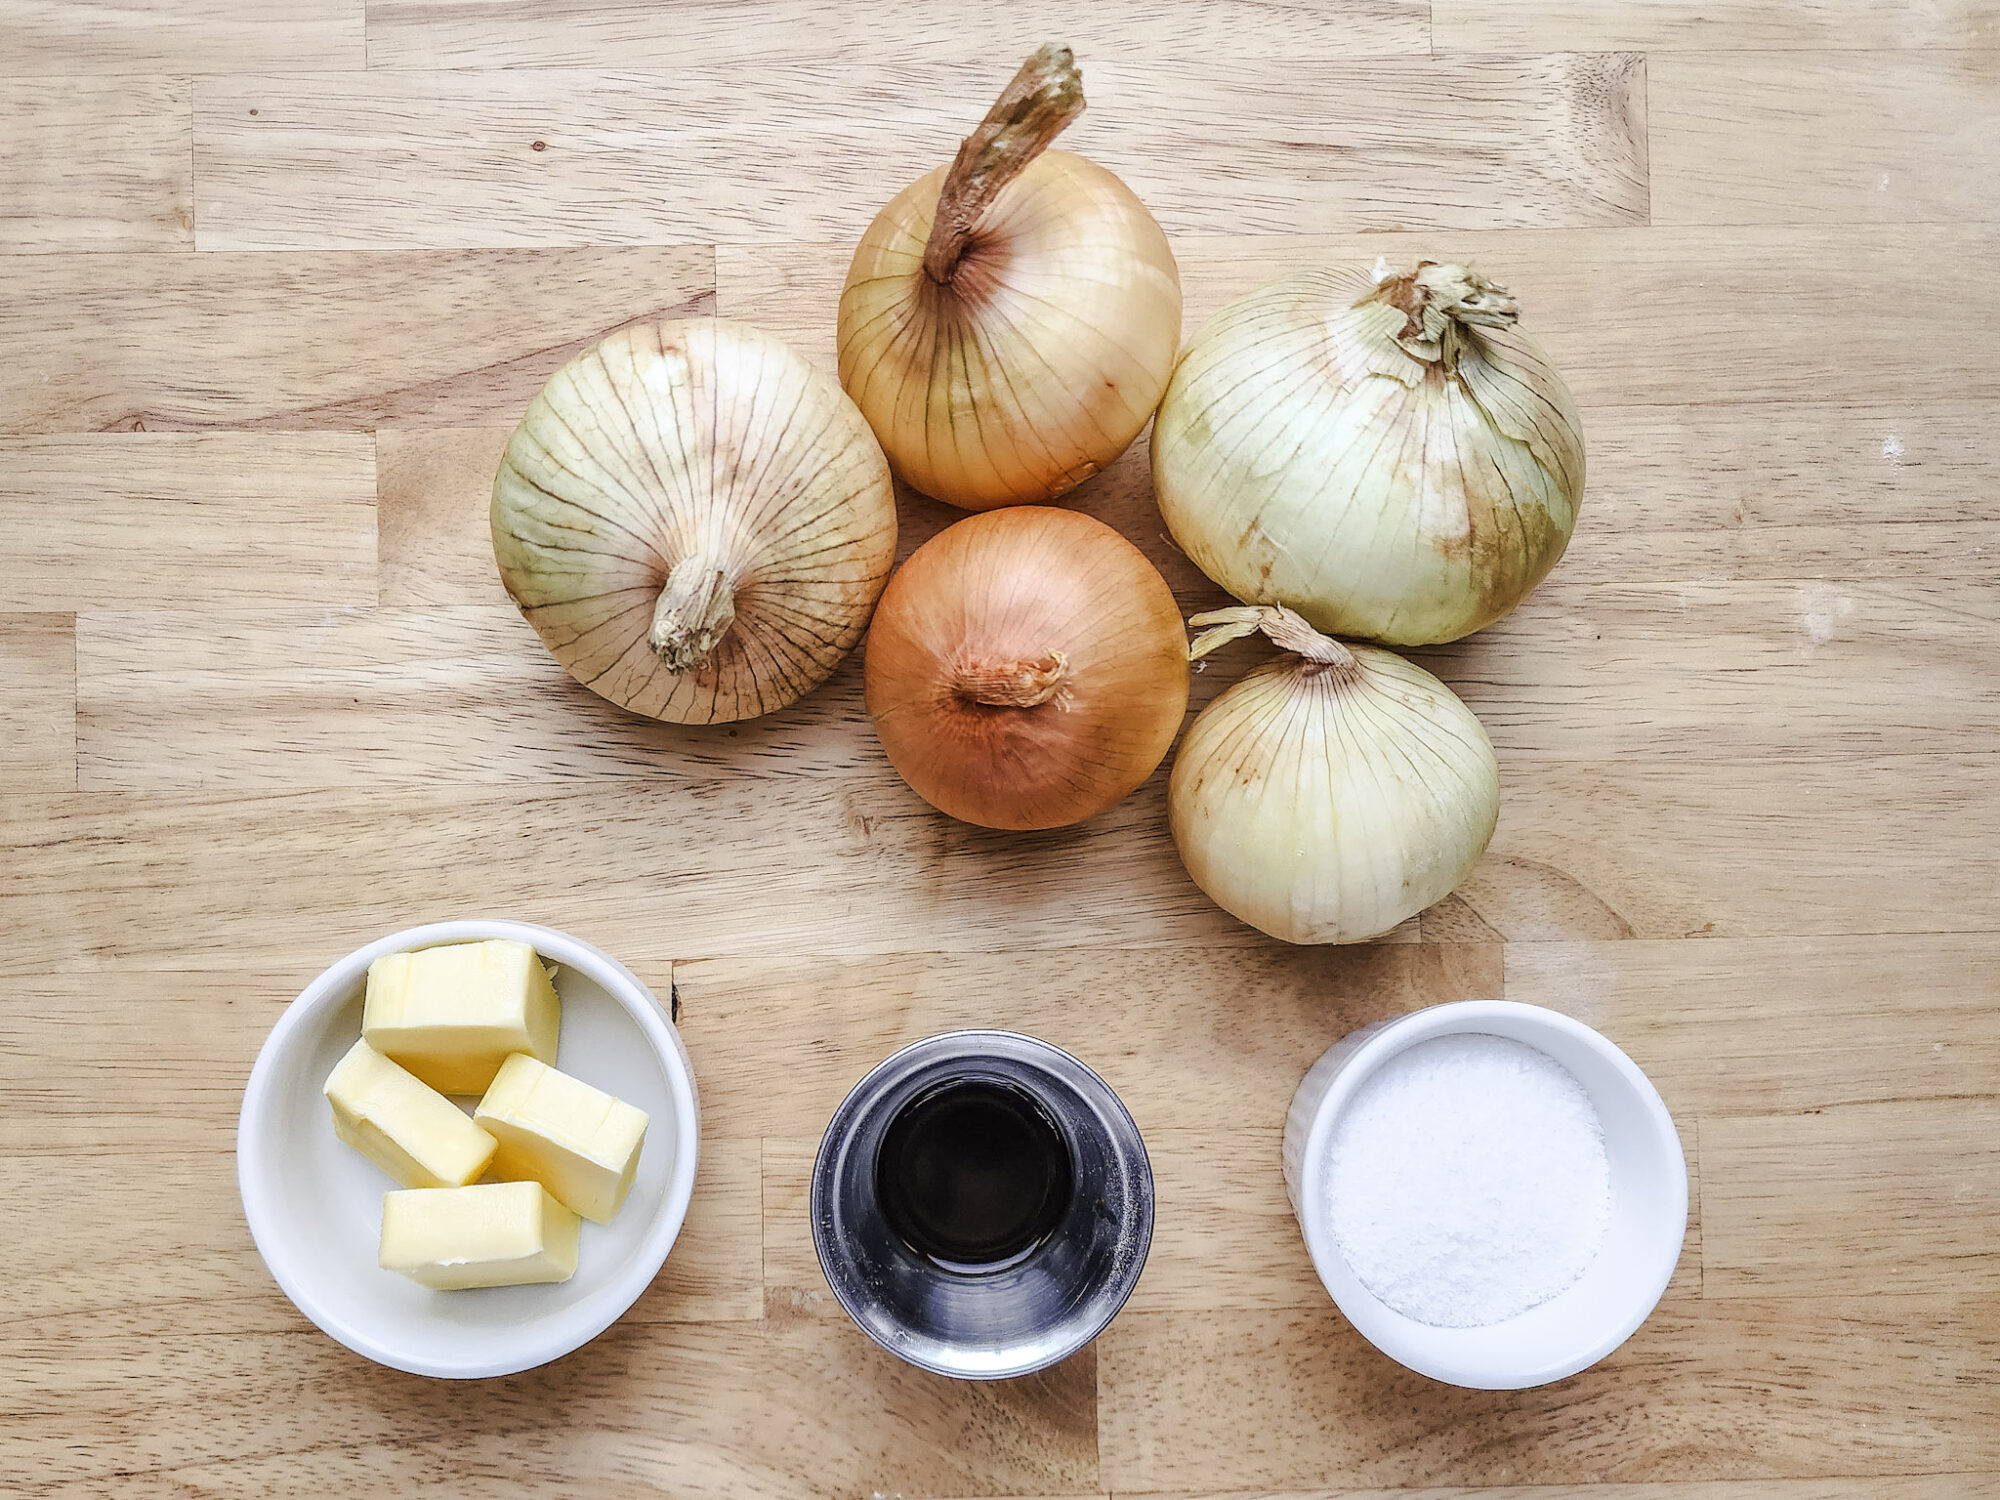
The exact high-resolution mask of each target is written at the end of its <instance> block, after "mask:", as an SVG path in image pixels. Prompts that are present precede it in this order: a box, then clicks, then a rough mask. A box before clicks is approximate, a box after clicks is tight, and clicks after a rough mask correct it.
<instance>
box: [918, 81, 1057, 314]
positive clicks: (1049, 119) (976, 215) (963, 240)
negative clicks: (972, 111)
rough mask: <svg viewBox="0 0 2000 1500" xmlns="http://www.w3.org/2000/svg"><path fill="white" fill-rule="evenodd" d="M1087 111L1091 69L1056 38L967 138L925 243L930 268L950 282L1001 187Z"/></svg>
mask: <svg viewBox="0 0 2000 1500" xmlns="http://www.w3.org/2000/svg"><path fill="white" fill-rule="evenodd" d="M1082 113H1083V75H1082V74H1080V73H1078V72H1077V70H1076V59H1075V58H1074V57H1073V56H1072V55H1071V54H1070V50H1069V48H1067V47H1058V46H1056V45H1055V44H1054V43H1053V42H1050V43H1048V44H1046V45H1044V46H1043V47H1041V48H1040V49H1039V50H1037V51H1036V53H1035V55H1034V56H1033V57H1030V58H1029V59H1028V60H1027V61H1026V62H1024V63H1022V64H1021V71H1020V72H1018V73H1016V74H1015V75H1014V79H1013V81H1012V82H1011V83H1009V84H1008V85H1007V87H1006V88H1005V89H1003V90H1002V91H1001V94H1000V97H999V99H998V100H997V101H995V103H994V105H993V108H992V109H990V110H988V111H987V112H986V118H985V119H983V120H981V121H980V122H979V125H978V128H976V129H975V130H974V131H973V132H972V134H971V135H969V136H967V137H966V138H965V139H964V140H963V141H961V142H959V146H958V155H957V156H956V157H954V158H953V159H952V163H951V170H950V171H949V172H947V173H946V174H945V179H944V187H943V188H942V189H940V190H939V192H938V204H937V215H936V217H935V218H934V219H932V221H931V237H930V239H929V240H928V241H927V242H926V243H925V245H924V271H925V273H926V274H928V275H929V277H930V279H931V280H932V281H935V282H936V283H937V284H938V285H939V286H946V285H949V284H950V282H951V278H952V275H953V274H954V273H955V272H956V271H957V269H958V262H959V260H960V258H961V257H962V256H963V255H964V254H965V251H966V247H967V246H968V245H969V244H970V243H971V240H972V236H973V231H974V230H976V229H977V228H978V227H979V220H980V217H981V216H982V215H983V214H984V213H985V212H986V210H987V208H988V206H989V205H991V203H992V202H993V200H994V199H995V198H997V197H999V196H1000V190H1001V189H1002V188H1004V187H1006V186H1007V184H1008V183H1010V182H1012V181H1013V180H1014V179H1015V178H1016V177H1019V176H1020V175H1021V173H1022V172H1023V171H1024V170H1026V168H1027V165H1028V163H1029V162H1031V161H1033V160H1034V159H1035V158H1036V157H1038V156H1040V155H1041V154H1042V153H1043V152H1044V151H1046V150H1047V149H1048V147H1049V142H1051V141H1053V140H1054V139H1055V138H1056V137H1057V136H1058V135H1060V134H1062V131H1063V127H1064V126H1066V125H1068V124H1069V122H1070V121H1071V120H1074V119H1075V118H1076V117H1077V116H1078V115H1080V114H1082Z"/></svg>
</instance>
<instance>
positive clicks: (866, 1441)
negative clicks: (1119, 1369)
mask: <svg viewBox="0 0 2000 1500" xmlns="http://www.w3.org/2000/svg"><path fill="white" fill-rule="evenodd" d="M1095 1375H1096V1371H1095V1368H1094V1364H1093V1361H1092V1359H1091V1357H1090V1356H1089V1355H1087V1354H1086V1355H1084V1356H1082V1357H1080V1358H1078V1359H1075V1360H1072V1361H1070V1362H1069V1363H1067V1364H1065V1365H1062V1366H1060V1367H1058V1368H1057V1369H1055V1370H1053V1371H1050V1372H1048V1373H1046V1374H1044V1375H1040V1376H1035V1377H1031V1378H1029V1379H1026V1380H1019V1381H1010V1382H1006V1383H1003V1384H956V1385H955V1384H953V1383H952V1382H949V1381H946V1380H943V1379H941V1378H940V1377H938V1376H933V1375H926V1374H923V1373H921V1372H919V1371H917V1370H914V1369H912V1368H910V1367H909V1366H907V1365H903V1364H901V1363H899V1362H898V1361H897V1360H895V1359H894V1358H893V1357H892V1356H890V1355H888V1354H885V1353H883V1352H881V1351H880V1350H877V1349H876V1348H875V1347H874V1346H873V1345H872V1344H870V1343H868V1342H867V1341H866V1340H865V1339H863V1338H862V1337H861V1336H860V1335H859V1334H857V1333H856V1332H854V1330H853V1329H852V1328H844V1327H838V1326H834V1325H830V1324H821V1323H816V1322H810V1321H807V1322H784V1321H773V1322H768V1323H760V1324H745V1323H685V1324H677V1325H641V1324H630V1323H621V1324H619V1325H618V1326H617V1327H615V1328H613V1329H611V1330H610V1331H609V1332H608V1333H606V1334H604V1335H603V1336H602V1337H600V1338H598V1339H597V1340H596V1341H595V1342H593V1343H592V1344H590V1345H589V1346H587V1347H586V1348H585V1349H583V1350H581V1351H579V1352H578V1353H577V1354H575V1355H572V1356H571V1357H569V1358H568V1359H566V1360H564V1361H562V1362H561V1363H559V1364H556V1365H551V1366H546V1367H544V1368H543V1369H541V1370H538V1371H532V1372H530V1373H528V1374H526V1375H516V1376H511V1377H508V1378H506V1379H503V1380H494V1381H482V1382H478V1383H455V1382H443V1381H427V1380H423V1379H421V1378H419V1377H416V1376H408V1375H401V1374H397V1373H394V1372H389V1371H379V1370H372V1369H370V1368H368V1367H367V1366H364V1365H362V1364H361V1363H360V1362H359V1361H357V1359H356V1357H355V1356H354V1355H351V1354H349V1353H348V1352H347V1351H346V1350H344V1349H341V1348H340V1347H339V1346H338V1345H336V1344H334V1343H332V1342H331V1341H330V1340H328V1339H326V1338H324V1337H323V1336H322V1335H320V1334H319V1333H318V1332H316V1331H302V1332H289V1333H271V1334H265V1335H261V1336H258V1337H254V1338H234V1339H231V1338H212V1337H201V1336H187V1335H181V1336H141V1337H120V1336H117V1335H111V1334H106V1335H104V1336H101V1337H97V1338H87V1339H85V1340H82V1341H79V1342H77V1343H70V1342H68V1341H64V1340H53V1339H33V1338H24V1339H19V1340H16V1341H15V1342H14V1345H13V1357H12V1358H11V1359H10V1361H9V1364H8V1368H7V1369H5V1370H4V1371H0V1409H4V1410H6V1411H8V1412H10V1413H13V1414H14V1418H13V1420H12V1421H11V1422H10V1423H9V1429H11V1432H12V1433H19V1432H21V1431H22V1430H23V1429H24V1428H27V1427H28V1426H29V1425H30V1424H39V1423H43V1422H51V1421H60V1422H61V1423H63V1424H64V1426H65V1428H66V1429H67V1433H66V1441H65V1443H64V1444H63V1445H62V1446H61V1447H60V1448H59V1449H56V1448H51V1449H50V1451H49V1452H48V1453H47V1454H46V1457H40V1456H39V1455H38V1462H37V1466H36V1470H35V1472H34V1474H33V1476H32V1479H31V1480H30V1479H29V1478H28V1474H27V1471H26V1470H25V1469H24V1468H22V1467H21V1466H20V1465H19V1459H20V1456H21V1455H22V1453H23V1451H24V1449H23V1445H22V1444H21V1443H20V1442H19V1441H18V1440H10V1436H11V1434H10V1435H8V1436H0V1473H4V1474H9V1475H16V1476H20V1477H21V1478H23V1480H24V1481H26V1482H27V1483H33V1484H36V1485H38V1486H47V1487H53V1486H54V1485H55V1484H58V1483H63V1482H69V1483H74V1484H78V1485H82V1486H85V1487H87V1486H89V1485H91V1484H95V1485H97V1486H98V1487H99V1488H102V1487H103V1486H105V1485H107V1484H110V1483H113V1482H114V1480H115V1482H116V1484H117V1487H118V1489H119V1491H120V1493H124V1492H125V1478H126V1476H136V1477H137V1479H139V1480H140V1481H142V1482H150V1483H153V1484H156V1485H160V1486H163V1487H164V1486H165V1485H166V1484H168V1483H169V1482H170V1481H171V1482H180V1481H181V1480H182V1479H183V1476H186V1475H188V1471H193V1473H192V1477H190V1478H188V1480H187V1482H188V1483H189V1484H194V1485H200V1486H201V1487H202V1488H204V1489H207V1490H210V1491H212V1492H218V1493H225V1494H228V1493H234V1494H245V1495H254V1494H270V1493H273V1492H274V1491H273V1490H272V1489H270V1488H265V1487H264V1486H267V1485H272V1484H289V1485H290V1486H292V1488H293V1491H294V1492H295V1493H303V1492H306V1490H307V1489H310V1490H312V1491H314V1492H317V1493H320V1494H326V1493H329V1492H341V1493H355V1492H359V1491H361V1490H366V1489H375V1490H378V1491H380V1492H388V1491H392V1490H393V1491H397V1492H404V1491H407V1490H409V1489H412V1488H415V1487H417V1486H419V1485H425V1484H428V1485H432V1486H437V1485H444V1486H446V1487H449V1488H451V1489H452V1490H453V1491H454V1492H457V1491H458V1489H459V1485H458V1479H459V1476H461V1475H464V1476H468V1477H469V1478H470V1479H471V1480H472V1481H474V1482H483V1483H487V1484H497V1483H500V1482H503V1481H504V1482H507V1483H509V1484H510V1485H512V1486H514V1487H516V1488H517V1489H520V1490H526V1489H534V1490H536V1491H537V1492H546V1491H547V1490H548V1489H549V1488H550V1487H551V1486H561V1487H564V1488H568V1489H570V1490H572V1491H573V1492H582V1493H591V1494H597V1493H623V1494H634V1493H638V1492H639V1490H638V1487H639V1485H640V1484H641V1482H642V1481H643V1479H644V1476H647V1475H655V1474H671V1476H672V1482H673V1486H674V1489H675V1491H676V1492H677V1493H680V1494H685V1495H693V1496H722V1495H729V1496H743V1495H749V1496H770V1497H778V1496H792V1495H797V1494H799V1493H800V1492H801V1491H802V1490H803V1491H816V1492H817V1491H822V1490H824V1491H831V1492H834V1493H841V1494H855V1493H860V1494H867V1493H869V1492H870V1491H871V1490H874V1489H880V1488H881V1487H882V1485H883V1484H884V1483H901V1484H904V1485H906V1486H907V1487H909V1488H921V1489H922V1490H925V1491H929V1492H933V1493H936V1492H940V1491H948V1490H951V1489H958V1490H961V1491H963V1490H966V1489H968V1488H970V1489H972V1490H974V1491H975V1492H976V1491H977V1490H979V1489H980V1488H982V1487H983V1486H985V1485H989V1484H991V1485H998V1486H1003V1487H1004V1489H1005V1490H1008V1491H1012V1492H1016V1493H1021V1492H1029V1491H1033V1490H1037V1489H1040V1490H1049V1489H1056V1490H1065V1489H1067V1490H1071V1491H1075V1490H1079V1489H1084V1488H1088V1487H1090V1486H1092V1485H1093V1484H1094V1483H1095V1482H1096V1477H1097V1475H1096V1470H1097V1464H1096V1449H1095V1445H1094V1442H1093V1438H1092V1427H1093V1416H1094V1409H1095V1395H1096V1380H1095ZM190 1385H193V1386H195V1387H197V1388H199V1389H200V1390H201V1391H202V1392H203V1396H204V1400H203V1407H204V1410H203V1413H202V1419H201V1421H200V1422H199V1423H197V1424H192V1425H191V1424H190V1423H189V1421H188V1410H187V1407H186V1405H185V1398H184V1396H183V1392H184V1391H185V1390H186V1389H187V1388H188V1387H189V1386H190ZM274 1391H276V1392H281V1393H282V1395H283V1399H281V1400H273V1399H272V1393H273V1392H274ZM5 1431H6V1430H3V1429H0V1432H5ZM238 1464H244V1465H245V1467H244V1468H243V1469H240V1470H239V1469H238V1468H237V1467H236V1466H237V1465H238ZM221 1466H227V1468H226V1470H225V1471H223V1472H215V1470H217V1469H218V1468H220V1467H221ZM307 1476H310V1477H309V1479H308V1478H307ZM890 1476H895V1478H893V1479H892V1478H891V1477H890ZM600 1479H601V1480H602V1483H603V1486H604V1488H602V1489H600V1488H599V1487H598V1481H599V1480H600ZM616 1486H623V1488H622V1489H617V1488H614V1487H616ZM24 1491H25V1484H24Z"/></svg>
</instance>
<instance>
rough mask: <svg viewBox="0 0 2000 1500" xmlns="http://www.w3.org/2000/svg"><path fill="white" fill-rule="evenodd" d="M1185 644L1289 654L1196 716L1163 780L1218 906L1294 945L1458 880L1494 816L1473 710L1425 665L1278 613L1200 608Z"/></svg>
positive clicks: (1186, 851) (1392, 915)
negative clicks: (1251, 642) (1239, 641)
mask: <svg viewBox="0 0 2000 1500" xmlns="http://www.w3.org/2000/svg"><path fill="white" fill-rule="evenodd" d="M1193 623H1194V624H1196V625H1215V626H1217V627H1218V628H1217V629H1215V630H1213V631H1210V632H1209V633H1208V634H1206V635H1204V636H1202V637H1200V638H1199V639H1198V640H1197V641H1196V642H1195V645H1194V649H1193V654H1194V655H1195V656H1197V657H1199V656H1203V655H1206V654H1207V653H1208V652H1210V651H1212V650H1214V649H1215V648H1216V647H1217V646H1220V645H1222V644H1224V643H1225V642H1227V641H1230V640H1234V639H1236V638H1237V637H1239V636H1244V635H1249V634H1252V633H1255V632H1259V631H1261V632H1263V633H1264V634H1265V635H1268V636H1269V637H1270V638H1271V639H1272V640H1273V641H1274V642H1275V643H1276V644H1277V645H1278V646H1279V647H1281V648H1282V649H1283V650H1284V651H1285V652H1286V653H1287V654H1286V655H1285V656H1282V657H1280V658H1278V659H1277V660H1275V661H1271V662H1267V663H1265V664H1264V665H1263V666H1260V667H1258V668H1256V669H1255V670H1254V671H1252V672H1251V673H1250V674H1249V675H1248V676H1247V677H1245V678H1244V679H1243V680H1242V681H1241V682H1238V683H1236V684H1234V685H1233V686H1231V687H1230V688H1228V689H1227V690H1226V691H1224V692H1223V694H1222V696H1221V697H1219V698H1217V699H1216V700H1215V701H1214V702H1213V703H1211V704H1209V706H1208V707H1207V708H1205V709H1203V710H1202V711H1201V714H1200V715H1199V716H1198V717H1197V718H1196V719H1195V721H1194V723H1193V724H1192V725H1190V726H1189V728H1188V731H1187V734H1186V735H1185V736H1184V737H1183V738H1182V740H1181V748H1180V753H1179V755H1178V756H1177V757H1176V759H1175V761H1174V770H1173V777H1172V779H1171V781H1170V782H1169V784H1168V807H1169V818H1170V822H1171V826H1172V828H1173V835H1174V842H1175V844H1176V845H1178V846H1179V848H1180V853H1181V860H1182V862H1183V863H1185V864H1186V865H1187V869H1188V873H1189V874H1190V875H1192V876H1193V877H1194V882H1195V884H1196V885H1198V886H1200V887H1201V888H1202V890H1204V891H1206V892H1207V893H1208V895H1209V897H1210V898H1211V899H1213V900H1214V902H1215V903H1216V905H1218V906H1220V907H1222V908H1223V909H1224V910H1225V911H1227V912H1229V913H1231V914H1232V915H1234V916H1237V917H1240V918H1242V919H1243V920H1244V921H1245V922H1248V923H1249V924H1250V925H1251V926H1253V927H1255V928H1258V929H1259V930H1261V931H1263V932H1268V933H1269V934H1271V936H1273V937H1278V938H1283V939H1285V941H1287V942H1292V943H1353V942H1360V941H1362V940H1363V939H1366V938H1371V937H1378V936H1380V935H1381V934H1382V933H1385V932H1387V931H1389V930H1390V929H1391V928H1393V927H1394V926H1396V924H1397V923H1399V922H1401V921H1403V920H1404V919H1405V918H1408V917H1411V916H1414V915H1415V914H1416V913H1418V912H1420V911H1422V910H1423V909H1424V908H1425V907H1426V906H1429V905H1430V904H1431V903H1432V902H1434V901H1437V900H1440V899H1442V898H1443V897H1444V896H1445V895H1447V894H1449V893H1450V891H1451V889H1452V888H1453V887H1454V886H1456V885H1457V884H1458V883H1459V882H1460V881H1461V880H1463V879H1464V878H1465V876H1466V875H1467V873H1468V872H1470V870H1471V869H1472V867H1473V865H1474V864H1476V863H1477V862H1478V860H1479V856H1480V855H1481V854H1482V853H1484V852H1485V849H1486V844H1487V841H1488V840H1489V839H1491V838H1492V837H1493V828H1494V825H1495V823H1496V822H1497V820H1498V818H1499V815H1500V768H1499V765H1498V764H1497V762H1496V761H1495V760H1494V757H1493V746H1492V744H1491V742H1490V741H1488V739H1487V738H1486V731H1485V730H1484V729H1482V728H1481V727H1480V724H1479V720H1478V719H1476V718H1474V717H1473V715H1472V710H1471V709H1469V708H1467V707H1466V706H1465V705H1464V704H1463V703H1461V702H1460V701H1459V700H1458V697H1457V695H1456V694H1454V693H1453V692H1452V691H1451V689H1450V688H1448V687H1446V686H1445V685H1444V684H1443V683H1441V682H1439V681H1438V680H1437V679H1436V678H1435V677H1433V676H1431V674H1430V673H1428V672H1426V671H1424V670H1423V668H1421V667H1418V666H1415V665H1413V664H1412V663H1410V662H1407V661H1405V660H1403V658H1401V657H1400V656H1397V655H1395V654H1394V653H1392V652H1389V651H1383V650H1380V649H1379V648H1376V647H1373V646H1347V645H1343V644H1342V643H1341V642H1339V641H1335V640H1332V639H1330V638H1329V637H1327V636H1323V635H1321V634H1320V633H1319V632H1317V631H1315V630H1314V629H1313V628H1312V627H1311V626H1310V625H1308V624H1307V623H1306V622H1305V621H1304V620H1303V619H1301V618H1300V617H1299V616H1298V615H1296V614H1294V613H1293V612H1292V611H1290V610H1288V609H1276V608H1270V607H1245V608H1236V609H1225V610H1218V611H1216V612H1214V613H1212V614H1206V615H1197V616H1195V618H1194V622H1193Z"/></svg>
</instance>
